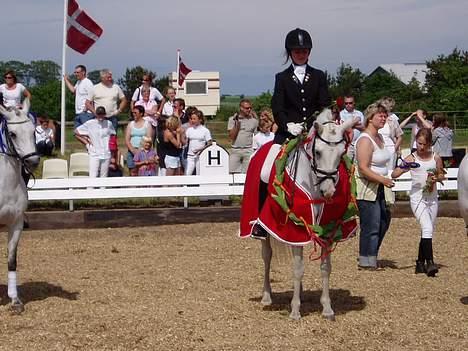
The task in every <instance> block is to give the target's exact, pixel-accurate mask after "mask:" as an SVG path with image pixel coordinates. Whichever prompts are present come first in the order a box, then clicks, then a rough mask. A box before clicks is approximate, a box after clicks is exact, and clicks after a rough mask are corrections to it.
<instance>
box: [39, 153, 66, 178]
mask: <svg viewBox="0 0 468 351" xmlns="http://www.w3.org/2000/svg"><path fill="white" fill-rule="evenodd" d="M60 178H68V161H67V160H62V159H60V158H51V159H49V160H45V161H44V162H43V164H42V179H60Z"/></svg>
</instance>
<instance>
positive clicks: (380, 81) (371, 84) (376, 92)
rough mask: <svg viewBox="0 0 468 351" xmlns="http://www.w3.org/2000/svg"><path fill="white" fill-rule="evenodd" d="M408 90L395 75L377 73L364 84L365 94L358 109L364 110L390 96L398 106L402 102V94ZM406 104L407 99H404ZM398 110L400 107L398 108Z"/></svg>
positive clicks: (358, 102) (363, 93)
mask: <svg viewBox="0 0 468 351" xmlns="http://www.w3.org/2000/svg"><path fill="white" fill-rule="evenodd" d="M405 90H406V85H405V84H404V83H403V82H402V81H401V80H399V79H398V78H397V77H396V76H395V75H394V74H393V73H392V74H380V73H376V74H373V75H371V76H368V77H366V79H365V80H364V83H363V92H362V94H361V97H360V99H359V100H358V101H357V107H358V109H360V110H364V109H365V108H366V107H367V106H368V105H370V104H371V103H373V102H375V101H376V100H379V99H380V98H382V97H384V96H390V97H392V98H394V99H395V101H396V102H397V104H398V105H399V104H401V102H402V99H401V97H402V93H403V92H404V91H405ZM404 102H406V99H404ZM396 109H398V107H396Z"/></svg>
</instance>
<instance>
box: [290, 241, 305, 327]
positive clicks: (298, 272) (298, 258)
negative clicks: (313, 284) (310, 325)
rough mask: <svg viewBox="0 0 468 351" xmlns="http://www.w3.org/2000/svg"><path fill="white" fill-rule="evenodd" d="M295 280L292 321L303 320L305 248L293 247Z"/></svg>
mask: <svg viewBox="0 0 468 351" xmlns="http://www.w3.org/2000/svg"><path fill="white" fill-rule="evenodd" d="M291 249H292V254H293V265H294V267H293V279H294V293H293V298H292V300H291V313H290V314H289V317H291V318H292V319H296V320H298V319H300V318H301V312H300V308H301V289H302V277H303V276H304V258H303V255H302V252H303V247H302V246H293V247H292V248H291Z"/></svg>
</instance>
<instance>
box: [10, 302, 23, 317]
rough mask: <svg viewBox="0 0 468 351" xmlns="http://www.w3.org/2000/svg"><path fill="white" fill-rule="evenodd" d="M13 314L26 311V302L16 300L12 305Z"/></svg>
mask: <svg viewBox="0 0 468 351" xmlns="http://www.w3.org/2000/svg"><path fill="white" fill-rule="evenodd" d="M10 312H11V314H21V313H23V312H24V304H23V303H22V302H21V301H20V300H15V301H13V302H12V303H11V305H10Z"/></svg>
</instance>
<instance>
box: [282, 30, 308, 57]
mask: <svg viewBox="0 0 468 351" xmlns="http://www.w3.org/2000/svg"><path fill="white" fill-rule="evenodd" d="M284 46H285V48H286V51H287V52H288V54H290V53H291V50H293V49H309V50H310V49H312V38H311V37H310V34H309V33H308V32H307V31H306V30H304V29H301V28H296V29H294V30H292V31H290V32H289V33H288V35H286V40H285V43H284Z"/></svg>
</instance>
